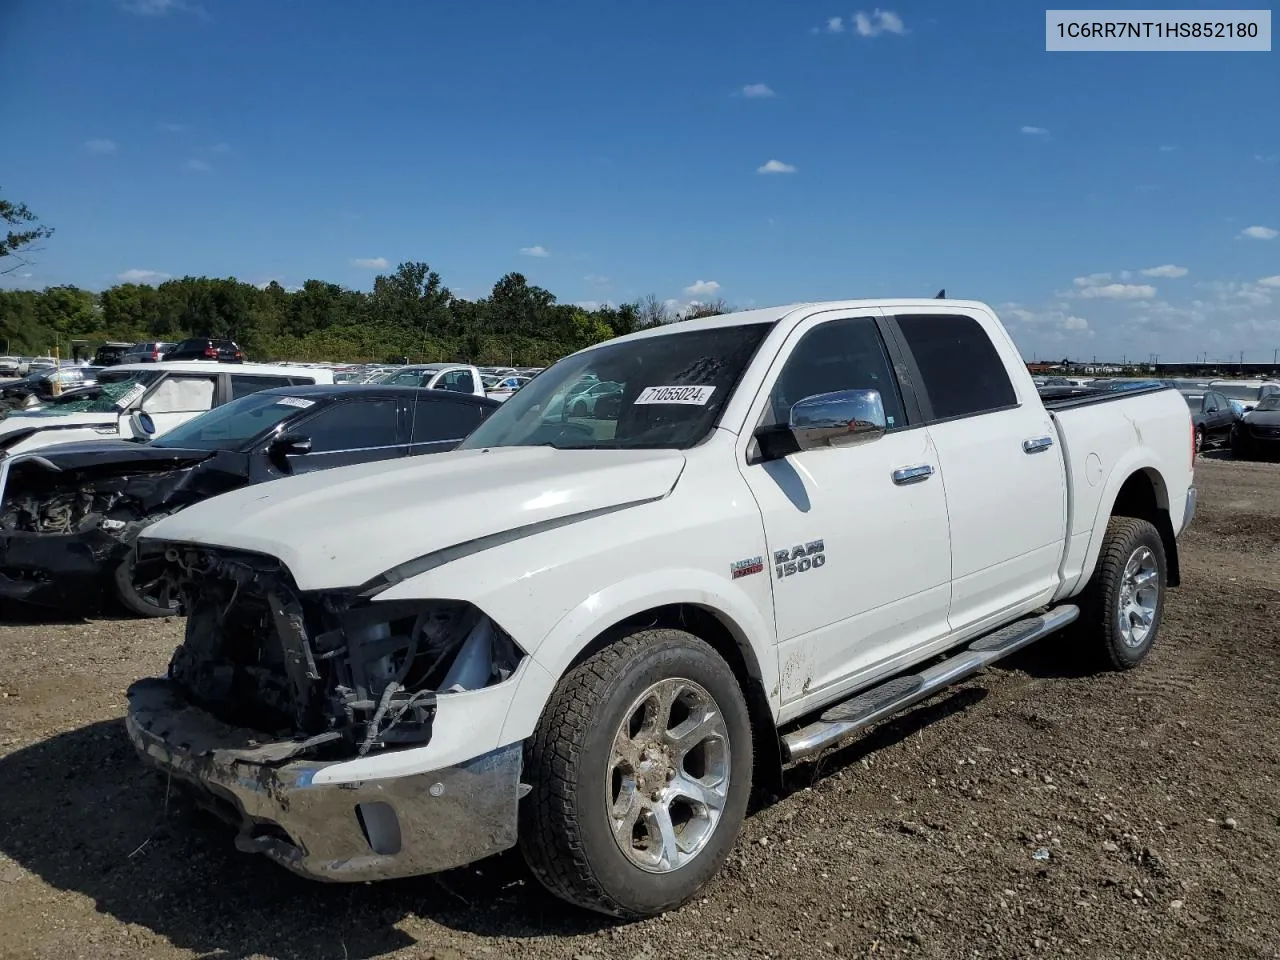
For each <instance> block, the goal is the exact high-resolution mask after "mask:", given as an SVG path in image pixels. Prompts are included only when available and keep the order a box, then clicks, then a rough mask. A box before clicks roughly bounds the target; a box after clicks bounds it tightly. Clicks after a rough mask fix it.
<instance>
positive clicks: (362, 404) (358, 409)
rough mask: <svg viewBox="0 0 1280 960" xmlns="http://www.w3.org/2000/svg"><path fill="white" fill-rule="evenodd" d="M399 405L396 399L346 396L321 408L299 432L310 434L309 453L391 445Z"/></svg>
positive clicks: (392, 444)
mask: <svg viewBox="0 0 1280 960" xmlns="http://www.w3.org/2000/svg"><path fill="white" fill-rule="evenodd" d="M398 407H399V401H397V400H347V401H345V402H343V403H338V404H335V405H334V406H332V407H330V408H329V409H328V410H323V411H321V412H320V413H319V414H318V415H317V416H316V417H315V419H313V420H308V421H307V422H306V423H305V424H302V425H300V426H299V427H298V432H299V433H301V434H304V435H305V436H308V437H310V438H311V452H312V453H331V452H333V451H335V450H362V449H364V448H366V447H393V446H395V445H396V442H397V437H396V435H397V431H396V411H397V408H398Z"/></svg>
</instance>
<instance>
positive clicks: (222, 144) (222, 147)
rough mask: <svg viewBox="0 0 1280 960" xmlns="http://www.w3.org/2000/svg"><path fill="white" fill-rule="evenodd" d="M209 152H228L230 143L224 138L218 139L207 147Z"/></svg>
mask: <svg viewBox="0 0 1280 960" xmlns="http://www.w3.org/2000/svg"><path fill="white" fill-rule="evenodd" d="M209 152H210V153H230V152H231V144H229V143H227V142H226V141H225V140H219V141H218V142H217V143H215V144H214V145H213V146H212V147H210V148H209Z"/></svg>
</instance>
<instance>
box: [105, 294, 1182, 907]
mask: <svg viewBox="0 0 1280 960" xmlns="http://www.w3.org/2000/svg"><path fill="white" fill-rule="evenodd" d="M584 380H595V381H600V382H610V383H616V384H618V385H620V390H619V391H618V394H617V397H616V398H615V400H614V401H612V402H609V403H604V402H598V403H596V404H595V405H594V406H593V407H592V408H591V409H590V410H586V411H580V410H576V409H575V407H574V405H573V404H567V403H566V402H565V400H566V398H568V397H569V396H570V394H571V392H572V391H574V389H575V388H576V387H577V386H578V385H579V384H581V383H582V382H583V381H584ZM583 413H585V415H575V414H583ZM1193 462H1194V444H1193V431H1192V427H1191V422H1190V415H1189V413H1188V411H1187V406H1186V404H1185V403H1184V402H1183V400H1182V398H1181V397H1180V396H1179V394H1178V393H1177V392H1176V391H1175V390H1172V389H1166V388H1164V387H1162V386H1161V385H1159V384H1151V385H1149V386H1142V387H1138V388H1135V389H1133V390H1129V391H1123V392H1116V391H1101V390H1100V391H1097V392H1096V393H1089V392H1086V393H1085V394H1081V395H1073V396H1071V397H1069V398H1064V399H1062V400H1059V401H1050V402H1049V403H1048V404H1047V405H1046V403H1044V402H1042V401H1041V400H1040V397H1039V395H1038V394H1037V391H1036V387H1035V384H1034V383H1033V382H1032V380H1031V377H1030V376H1029V375H1028V373H1027V369H1026V366H1025V364H1024V363H1023V362H1022V359H1021V357H1020V356H1019V354H1018V351H1017V349H1016V348H1015V346H1014V344H1013V342H1012V340H1011V339H1010V338H1009V336H1008V334H1007V333H1006V332H1005V330H1004V328H1003V327H1002V326H1001V325H1000V322H999V321H998V320H997V319H996V317H995V315H994V314H993V313H992V312H991V310H990V309H988V308H987V307H985V306H983V305H982V304H979V303H973V302H965V301H946V300H923V301H909V300H889V301H844V302H836V303H821V304H802V305H798V306H790V307H779V308H774V309H769V310H756V311H751V312H747V313H738V314H730V315H726V316H719V317H714V318H707V319H700V320H693V321H685V322H680V323H673V324H670V325H666V326H663V327H659V328H656V329H652V330H646V331H643V332H640V333H637V334H633V335H630V336H627V337H623V338H620V339H617V340H614V341H610V342H608V343H604V344H601V345H598V346H595V347H592V348H590V349H588V350H584V351H582V352H580V353H577V354H575V355H573V356H570V357H567V358H565V359H564V360H561V361H560V362H559V363H557V364H555V365H554V366H553V367H551V368H549V369H548V370H546V371H545V372H544V373H542V374H541V375H540V376H538V377H537V378H536V379H534V380H533V381H531V382H530V383H529V384H528V385H527V386H526V387H524V388H523V389H521V390H520V391H519V392H517V393H516V394H515V395H514V396H513V397H512V398H511V399H510V400H508V401H507V402H506V403H505V404H503V406H502V407H501V409H499V410H497V411H495V412H494V414H493V415H492V416H491V417H490V418H489V419H488V420H487V421H486V422H484V423H483V424H482V425H481V426H480V427H479V428H478V429H477V430H476V431H475V432H474V433H473V434H471V436H470V437H469V438H468V439H467V440H466V441H465V442H464V443H463V444H462V445H461V447H460V448H459V449H458V450H457V451H455V452H453V453H445V454H440V455H438V456H434V457H430V458H424V459H422V460H419V461H411V460H406V461H398V462H390V463H372V464H367V465H362V466H354V467H349V468H341V469H336V470H331V471H326V472H323V473H316V474H311V475H308V476H300V477H296V478H288V479H283V480H278V481H275V482H273V483H270V484H266V485H264V486H257V487H251V488H247V489H244V490H240V491H236V492H232V493H229V494H225V495H223V496H219V497H215V498H213V499H210V500H207V501H205V502H203V503H199V504H195V505H193V506H191V507H188V508H187V509H185V510H183V511H182V512H180V513H178V514H175V515H174V516H171V517H168V518H166V519H163V520H161V521H160V522H159V523H157V524H155V525H154V526H151V527H149V528H148V529H147V530H146V531H145V532H144V534H143V538H142V540H141V541H140V542H139V550H140V551H141V552H143V553H145V554H147V555H149V556H150V557H162V558H163V560H164V562H165V564H166V565H167V569H168V570H169V576H171V577H172V578H173V581H174V583H175V585H176V586H177V588H178V589H179V590H181V593H182V596H183V598H184V606H185V609H186V610H187V611H188V617H187V621H186V635H185V639H184V641H183V642H182V644H181V646H179V647H178V649H177V651H176V652H175V654H174V656H173V659H172V662H171V664H170V666H169V670H168V675H167V676H166V677H164V678H155V679H148V680H143V681H140V682H139V683H137V684H135V685H134V686H133V687H132V688H131V689H130V691H129V700H130V703H129V710H128V715H127V728H128V731H129V736H130V737H131V739H132V740H133V742H134V744H135V746H136V747H137V749H138V750H139V752H140V753H141V755H142V756H143V757H144V758H145V759H146V760H148V761H149V762H151V763H152V764H154V765H156V766H158V767H159V768H160V769H161V770H163V771H165V772H166V773H167V775H169V776H171V777H172V778H173V780H174V782H175V783H179V784H184V785H185V786H186V787H187V788H189V789H190V790H191V791H192V792H193V794H194V795H195V796H196V797H197V798H198V799H200V800H201V801H202V802H204V803H205V804H207V805H208V806H209V807H210V808H211V809H213V810H215V811H217V812H219V813H221V814H222V815H223V816H224V817H225V818H226V819H227V820H228V821H230V822H231V823H232V824H234V825H235V826H236V828H237V829H238V831H239V835H238V839H237V845H238V846H239V847H240V848H241V849H243V850H246V851H254V852H258V853H261V854H265V855H267V856H268V857H270V858H272V859H273V860H275V861H277V862H278V863H281V864H283V865H284V866H286V867H288V868H289V869H291V870H294V871H296V872H298V873H300V874H303V875H305V876H309V877H314V878H317V879H321V880H336V881H363V880H374V879H379V878H384V877H395V876H407V875H413V874H420V873H428V872H432V871H439V870H445V869H448V868H451V867H456V866H459V865H461V864H464V863H467V862H470V861H473V860H477V859H480V858H482V857H485V856H488V855H490V854H493V853H496V852H498V851H500V850H503V849H506V848H509V847H512V846H514V845H516V844H519V845H520V846H521V847H522V849H523V851H524V853H525V856H526V858H527V859H528V861H529V863H530V864H531V866H532V868H533V870H534V872H535V874H536V875H537V876H538V877H539V878H540V879H541V880H542V882H543V883H545V884H546V885H547V886H548V887H549V888H550V889H551V890H552V891H553V892H555V893H556V894H558V895H559V896H561V897H563V898H564V899H566V900H568V901H570V902H572V903H575V904H579V905H582V906H585V907H588V908H591V909H594V910H600V911H603V912H606V913H610V914H614V915H618V916H649V915H653V914H656V913H660V912H662V911H664V910H667V909H669V908H672V907H675V906H677V905H679V904H681V903H682V902H684V901H686V900H688V899H689V898H690V897H693V896H695V895H697V894H698V892H699V891H700V890H701V889H702V887H703V886H704V885H705V884H706V883H707V882H708V881H709V880H710V879H711V877H712V876H714V875H715V873H716V872H717V871H718V870H719V869H720V867H721V865H722V864H723V862H724V860H725V858H726V857H727V856H728V854H729V851H730V850H731V848H732V846H733V844H734V842H735V840H736V838H737V836H738V832H739V829H740V827H741V825H742V821H743V817H744V814H745V811H746V808H747V800H748V795H749V793H750V792H751V788H752V785H753V783H760V782H762V781H764V780H775V779H776V778H777V777H778V776H779V775H780V772H781V770H782V767H783V764H785V763H787V762H789V761H793V760H796V759H799V758H802V757H807V756H812V755H814V754H815V753H817V752H818V751H821V750H822V749H824V748H826V747H828V746H831V745H833V744H836V743H838V742H839V741H841V740H842V739H843V738H846V737H848V736H850V735H852V734H854V733H856V732H858V731H859V730H861V729H863V728H865V727H866V726H867V725H868V724H871V723H874V722H875V721H877V720H879V719H881V718H883V717H885V716H888V715H890V714H892V713H893V712H895V711H898V710H902V709H905V708H907V707H909V706H911V705H912V704H915V703H918V702H919V701H921V700H923V699H925V698H927V697H930V696H932V695H934V694H936V693H938V692H939V691H940V690H942V689H943V688H944V687H946V686H947V685H948V684H949V683H952V682H954V681H956V680H959V679H961V678H964V677H967V676H969V675H971V674H973V673H974V672H975V671H978V670H980V669H982V668H983V667H984V666H986V665H987V664H989V663H991V662H992V661H994V660H996V659H998V658H1000V657H1002V656H1005V655H1007V654H1008V653H1011V652H1012V651H1014V650H1017V649H1019V648H1021V647H1023V646H1025V645H1027V644H1029V643H1032V642H1033V641H1035V640H1037V639H1039V638H1040V637H1043V636H1045V635H1046V634H1050V633H1053V632H1055V631H1057V630H1059V629H1061V628H1063V627H1066V626H1068V625H1071V624H1073V623H1074V624H1076V628H1075V631H1074V632H1073V634H1072V636H1071V638H1070V641H1069V642H1071V643H1073V644H1075V645H1076V649H1077V650H1078V654H1079V656H1080V657H1081V658H1082V659H1087V660H1090V661H1092V662H1096V663H1098V664H1101V665H1105V666H1108V667H1111V668H1121V669H1123V668H1128V667H1133V666H1136V665H1137V664H1138V663H1140V662H1141V661H1142V660H1143V658H1144V657H1146V655H1147V653H1148V652H1149V651H1150V650H1151V648H1152V645H1153V644H1154V643H1155V641H1156V638H1157V635H1158V632H1159V629H1160V619H1161V613H1162V611H1163V608H1164V600H1165V591H1166V589H1167V588H1168V587H1172V586H1176V585H1177V584H1178V581H1179V564H1178V545H1177V537H1178V535H1179V534H1180V533H1181V531H1182V530H1183V529H1185V528H1186V526H1187V524H1188V523H1190V522H1191V518H1192V516H1193V514H1194V508H1195V488H1194V486H1193V485H1192V467H1193Z"/></svg>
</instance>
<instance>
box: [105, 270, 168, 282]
mask: <svg viewBox="0 0 1280 960" xmlns="http://www.w3.org/2000/svg"><path fill="white" fill-rule="evenodd" d="M116 279H117V280H119V281H120V282H121V283H156V282H157V281H160V280H168V279H169V274H167V273H161V272H160V271H159V270H139V269H138V268H137V267H135V268H134V269H132V270H126V271H125V272H124V273H122V274H119V275H118V276H117V277H116Z"/></svg>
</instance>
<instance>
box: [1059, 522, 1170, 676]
mask: <svg viewBox="0 0 1280 960" xmlns="http://www.w3.org/2000/svg"><path fill="white" fill-rule="evenodd" d="M1166 570H1167V566H1166V559H1165V552H1164V541H1163V540H1161V539H1160V532H1159V531H1158V530H1156V528H1155V527H1154V526H1152V525H1151V524H1150V523H1149V522H1147V521H1146V520H1140V519H1138V518H1136V517H1112V518H1111V519H1110V520H1109V521H1108V523H1107V532H1106V535H1105V537H1104V539H1103V541H1102V552H1101V553H1099V554H1098V564H1097V566H1096V567H1095V568H1094V572H1093V577H1092V579H1090V581H1089V584H1088V586H1087V587H1085V589H1084V592H1083V593H1082V594H1081V595H1080V630H1081V633H1082V635H1083V637H1084V638H1085V641H1086V642H1087V643H1088V645H1089V648H1090V651H1091V653H1092V654H1093V655H1094V658H1095V660H1096V661H1097V662H1098V664H1099V665H1100V666H1102V667H1108V668H1110V669H1113V670H1128V669H1130V668H1132V667H1136V666H1137V665H1138V664H1139V663H1141V662H1142V661H1143V660H1145V659H1146V657H1147V654H1148V653H1150V652H1151V648H1152V646H1154V645H1155V642H1156V635H1157V634H1158V633H1159V631H1160V619H1161V616H1162V615H1163V613H1164V594H1165V581H1166V572H1165V571H1166Z"/></svg>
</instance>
